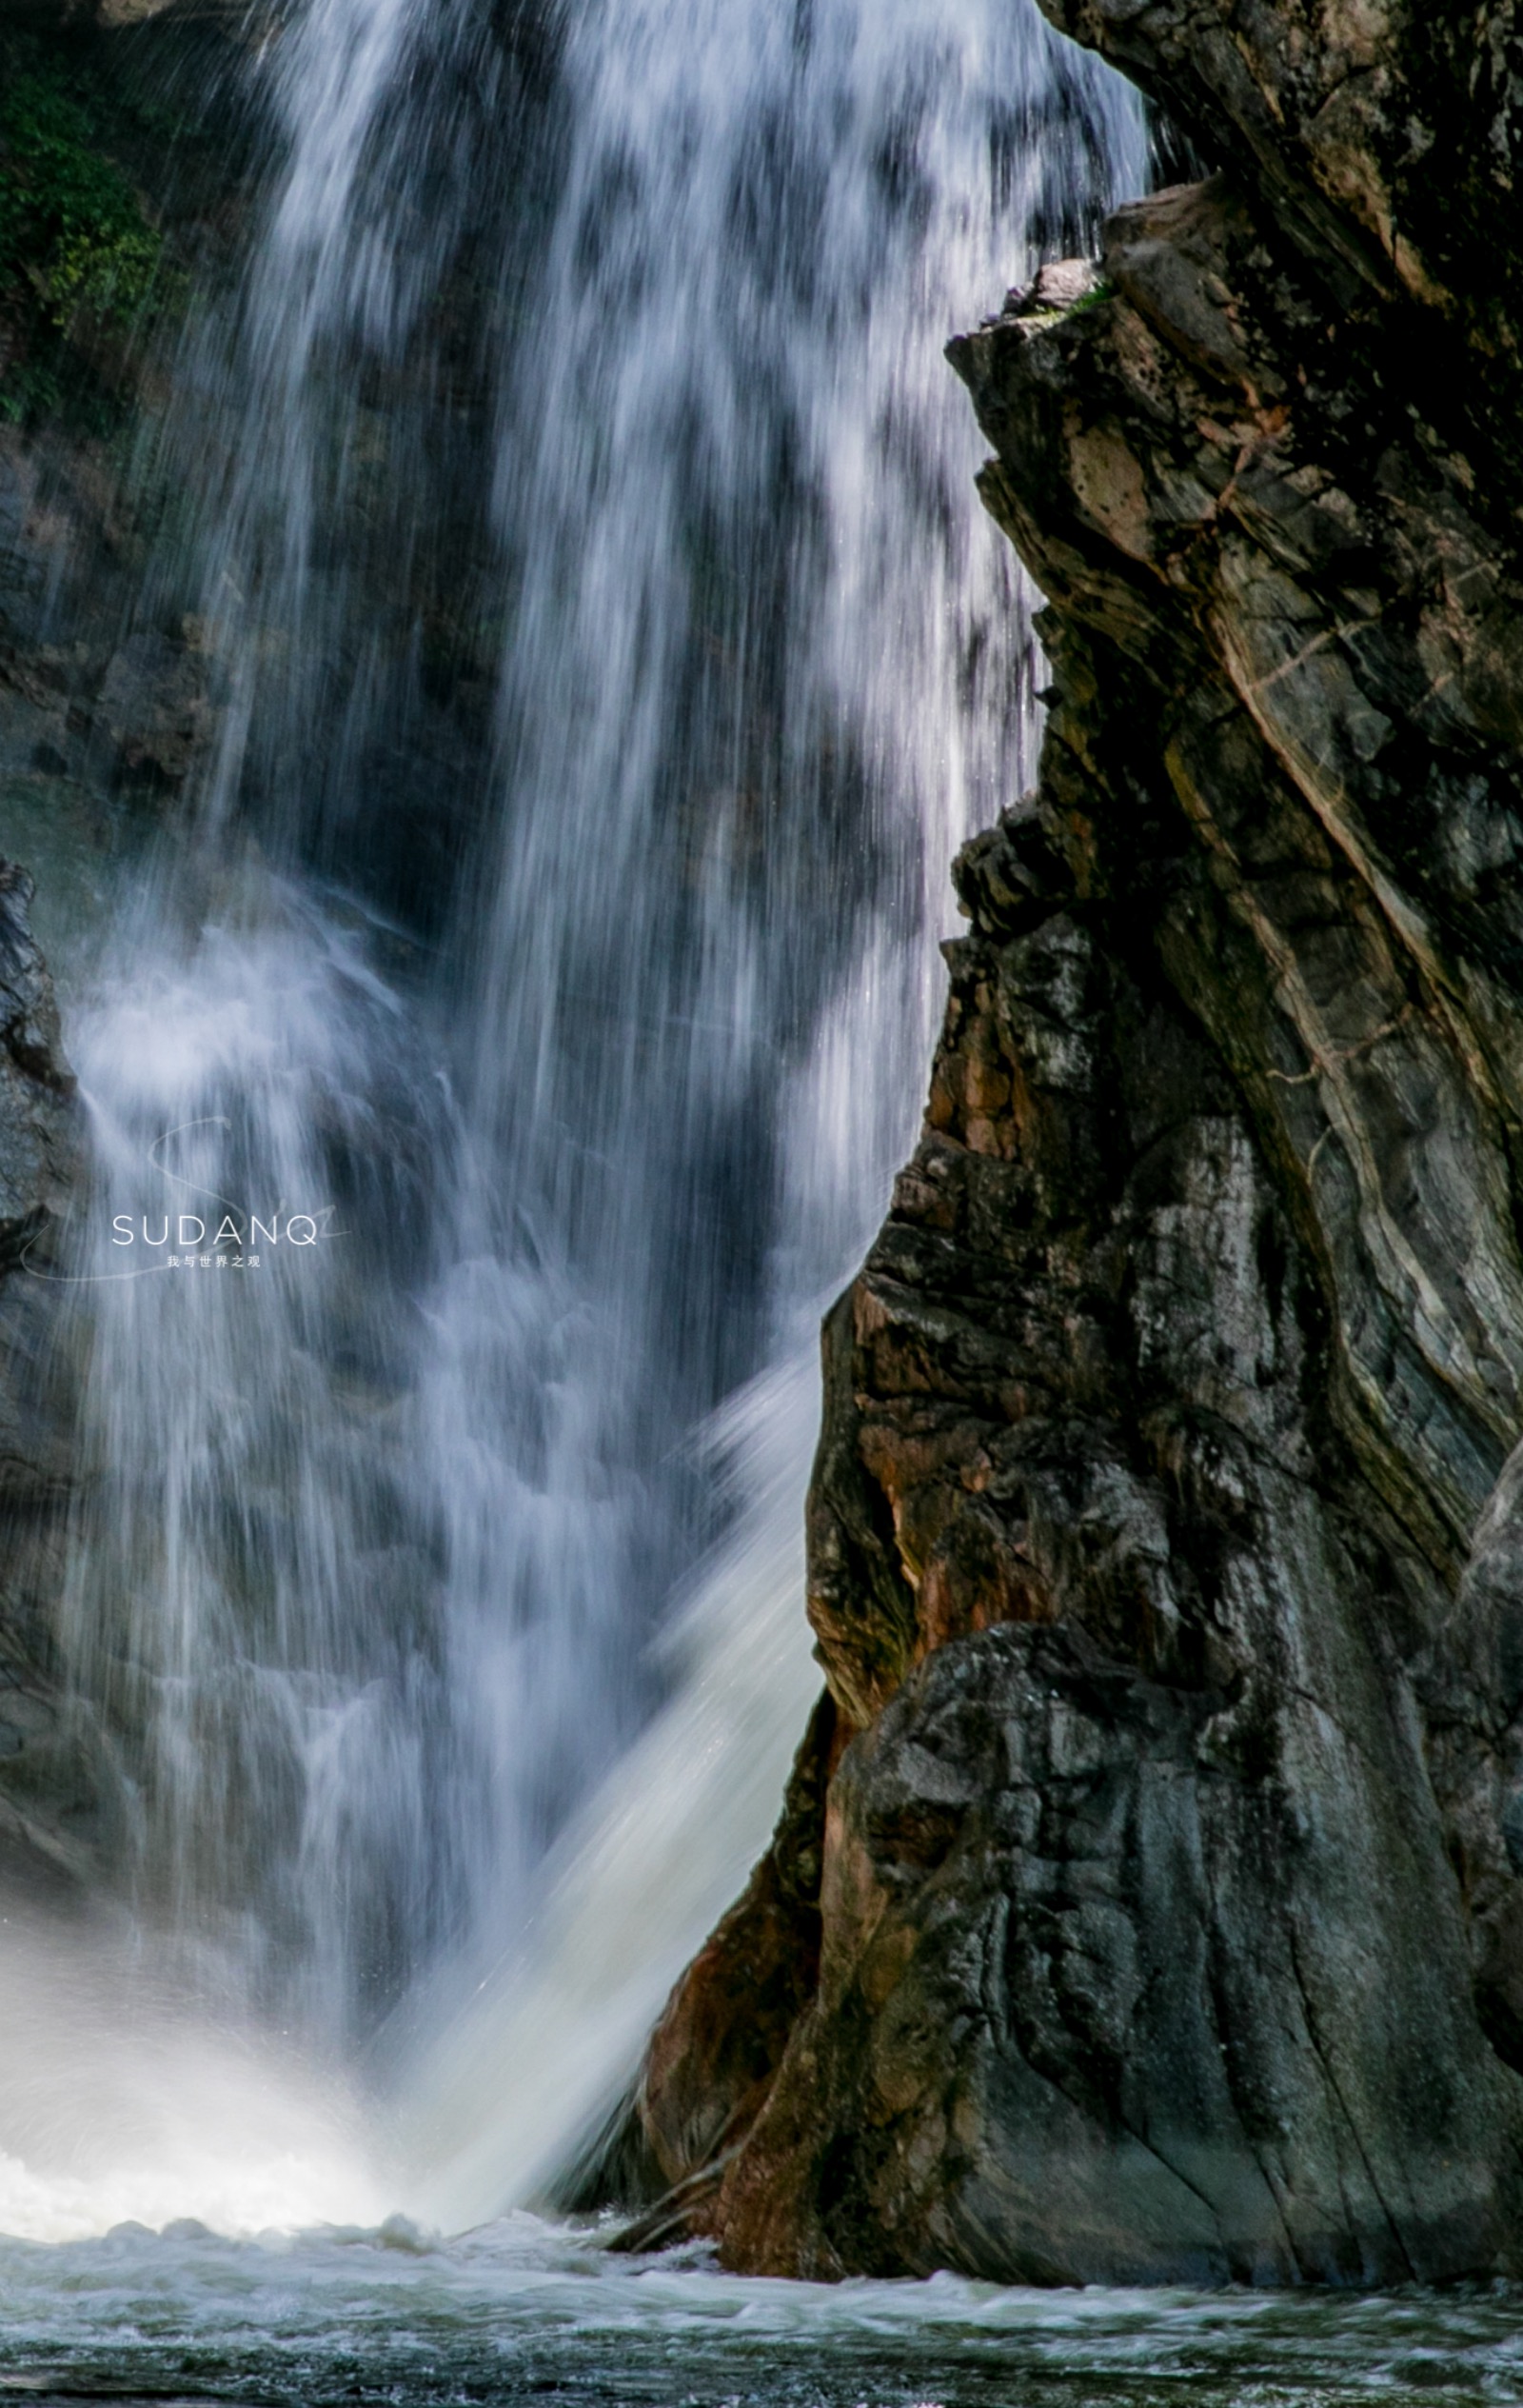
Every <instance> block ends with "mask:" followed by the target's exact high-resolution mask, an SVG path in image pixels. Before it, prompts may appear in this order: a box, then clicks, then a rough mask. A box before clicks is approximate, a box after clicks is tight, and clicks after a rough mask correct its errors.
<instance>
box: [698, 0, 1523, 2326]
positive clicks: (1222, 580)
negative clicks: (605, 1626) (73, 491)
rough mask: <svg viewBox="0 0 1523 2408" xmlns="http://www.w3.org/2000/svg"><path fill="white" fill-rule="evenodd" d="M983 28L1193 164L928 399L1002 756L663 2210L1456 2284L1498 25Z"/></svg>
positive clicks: (1516, 964)
mask: <svg viewBox="0 0 1523 2408" xmlns="http://www.w3.org/2000/svg"><path fill="white" fill-rule="evenodd" d="M1043 6H1044V7H1045V8H1046V10H1047V13H1048V14H1049V15H1050V16H1051V17H1052V18H1053V19H1054V22H1055V23H1058V24H1059V25H1060V26H1061V27H1062V28H1063V29H1064V30H1068V31H1070V32H1072V33H1074V34H1076V35H1078V38H1080V39H1082V40H1085V41H1088V42H1090V43H1092V44H1093V45H1094V46H1095V47H1098V48H1099V49H1101V50H1104V51H1105V52H1106V53H1107V54H1108V55H1110V56H1111V57H1113V58H1114V59H1116V60H1117V62H1118V64H1120V65H1122V66H1124V67H1125V68H1126V69H1127V70H1129V71H1131V72H1133V73H1135V74H1137V76H1138V78H1139V80H1142V81H1144V82H1145V83H1146V84H1148V85H1149V87H1150V88H1151V89H1152V90H1155V91H1156V92H1157V93H1158V94H1159V95H1160V96H1162V97H1163V98H1164V99H1165V100H1166V102H1167V104H1168V106H1169V107H1170V109H1172V111H1173V112H1174V114H1175V116H1176V117H1177V120H1179V121H1180V122H1182V123H1183V125H1184V126H1185V128H1186V129H1187V130H1188V131H1190V132H1191V133H1192V135H1193V136H1194V138H1195V139H1196V140H1197V143H1199V144H1200V145H1201V146H1202V147H1203V148H1204V149H1206V150H1207V152H1208V155H1212V156H1215V157H1216V158H1217V159H1220V160H1222V161H1223V162H1224V164H1223V166H1222V168H1221V170H1220V172H1218V173H1216V174H1214V175H1213V176H1211V177H1210V178H1209V179H1208V180H1207V181H1206V182H1204V183H1202V184H1200V185H1197V186H1194V187H1191V188H1188V189H1177V190H1173V191H1169V192H1164V193H1159V194H1157V195H1156V196H1154V197H1153V198H1152V199H1150V200H1147V201H1143V202H1138V203H1136V204H1134V205H1133V206H1131V207H1130V208H1127V209H1122V210H1121V211H1120V212H1119V213H1118V216H1117V217H1116V218H1115V219H1114V220H1113V221H1112V223H1111V224H1110V226H1109V227H1108V228H1107V229H1106V233H1105V240H1104V248H1103V256H1102V258H1101V260H1100V261H1099V262H1098V272H1097V273H1095V274H1093V275H1088V276H1086V274H1085V273H1083V272H1082V270H1081V269H1080V268H1078V267H1076V268H1073V269H1068V268H1064V269H1056V270H1055V269H1049V270H1047V271H1045V272H1044V274H1043V276H1042V277H1041V278H1040V279H1039V280H1038V284H1037V286H1036V287H1035V288H1033V289H1032V290H1031V291H1030V292H1029V293H1028V294H1027V295H1024V296H1021V295H1019V294H1017V295H1013V296H1011V298H1010V300H1009V301H1008V302H1007V305H1006V308H1005V311H1004V312H1003V314H1002V315H1001V316H1000V317H999V319H997V320H993V321H990V322H989V323H987V324H986V325H985V326H984V327H983V328H980V329H979V331H978V332H977V333H975V334H973V335H970V336H968V337H967V338H965V339H963V340H961V341H960V342H959V343H957V344H955V345H954V346H953V347H952V354H951V356H952V358H953V364H954V366H955V367H956V368H957V369H958V372H959V374H960V375H961V377H962V378H963V380H964V382H965V383H966V385H967V387H968V388H969V390H970V393H971V395H972V398H973V401H974V404H975V407H976V408H977V410H978V414H979V423H980V425H981V427H982V428H983V430H984V432H985V434H986V435H987V437H988V439H989V441H990V444H991V446H992V448H993V451H994V454H995V456H994V458H993V459H992V460H991V462H990V464H989V466H988V468H986V470H985V472H984V475H983V478H982V492H983V496H984V500H985V502H986V504H987V506H988V507H989V508H990V509H991V510H992V511H993V513H994V515H995V517H996V518H997V519H998V520H999V523H1000V525H1001V526H1002V527H1004V528H1005V529H1006V531H1007V532H1008V533H1009V535H1010V536H1011V538H1012V540H1013V542H1014V543H1015V544H1016V546H1017V547H1018V549H1019V551H1020V553H1021V555H1022V557H1023V558H1024V559H1025V561H1026V562H1027V564H1028V565H1029V567H1031V569H1032V571H1033V573H1034V574H1035V576H1036V577H1037V579H1038V583H1039V584H1040V586H1041V587H1042V589H1043V591H1044V592H1045V594H1046V595H1047V597H1048V600H1049V608H1048V610H1047V613H1046V616H1045V619H1044V621H1043V639H1044V642H1045V645H1046V647H1047V650H1048V653H1049V656H1050V658H1051V660H1052V662H1053V690H1052V694H1051V698H1050V699H1051V715H1050V718H1049V723H1048V729H1047V735H1046V740H1045V746H1044V750H1043V756H1042V764H1041V776H1040V784H1039V786H1038V791H1037V793H1036V794H1035V795H1033V796H1031V797H1029V798H1027V799H1026V800H1025V801H1024V802H1023V803H1022V804H1020V805H1019V806H1018V807H1017V808H1015V809H1014V810H1012V811H1011V812H1010V813H1009V814H1007V816H1006V817H1005V819H1004V820H1003V821H1002V822H1001V824H1000V825H999V826H998V827H997V828H995V829H993V830H991V831H989V832H988V833H987V834H986V835H984V836H981V837H979V839H977V840H976V841H975V842H974V844H973V845H971V846H969V847H968V848H967V850H966V851H965V853H964V854H963V856H962V858H961V860H960V862H959V865H958V872H957V876H958V885H959V894H960V897H961V901H962V904H963V906H964V909H965V911H966V913H967V915H968V917H969V920H970V923H971V930H970V934H969V935H968V936H967V937H966V938H965V939H963V940H961V941H960V942H959V943H958V944H957V945H953V946H950V947H949V948H948V953H949V963H950V968H951V996H950V1002H949V1005H948V1013H947V1021H946V1027H945V1032H944V1035H943V1039H942V1044H941V1046H940V1052H939V1055H938V1059H937V1063H936V1067H935V1071H934V1074H933V1080H932V1087H931V1097H930V1104H929V1108H928V1112H927V1118H926V1125H925V1130H924V1134H923V1137H922V1140H921V1144H920V1148H919V1150H918V1152H917V1154H916V1157H915V1159H914V1161H913V1163H912V1164H910V1165H909V1167H908V1168H907V1169H906V1171H905V1172H904V1173H903V1175H902V1176H901V1178H900V1183H899V1185H898V1188H897V1191H896V1195H895V1198H894V1204H893V1208H892V1210H891V1213H890V1216H889V1219H888V1222H887V1224H886V1225H885V1227H884V1229H883V1231H882V1233H881V1235H880V1238H879V1240H878V1243H877V1244H876V1245H875V1247H874V1249H873V1252H872V1254H871V1255H870V1257H869V1259H868V1262H867V1264H866V1265H865V1266H864V1269H863V1271H862V1273H861V1274H860V1277H859V1279H858V1280H857V1281H856V1282H855V1283H854V1284H853V1285H852V1287H851V1289H850V1290H849V1291H848V1293H847V1294H846V1296H845V1297H844V1298H843V1299H842V1300H841V1304H839V1305H838V1307H837V1308H836V1310H835V1311H834V1312H833V1314H832V1315H831V1317H830V1319H829V1321H828V1323H827V1326H826V1331H825V1364H826V1403H825V1424H824V1430H823V1433H822V1438H821V1450H820V1456H819V1459H818V1463H817V1467H816V1476H815V1482H814V1487H813V1492H812V1496H811V1500H810V1507H809V1513H810V1523H809V1540H810V1593H809V1611H810V1617H811V1620H812V1622H813V1624H814V1627H815V1630H816V1633H817V1637H818V1640H819V1646H820V1653H821V1660H822V1662H823V1664H824V1667H825V1671H826V1675H827V1679H828V1681H829V1683H830V1688H831V1692H832V1694H833V1696H834V1698H835V1699H836V1701H837V1703H838V1707H839V1709H840V1710H841V1712H842V1713H843V1715H844V1716H846V1717H847V1718H849V1720H850V1721H851V1723H852V1724H853V1725H854V1726H856V1728H857V1730H858V1733H859V1735H858V1736H857V1737H856V1738H855V1739H854V1740H853V1741H852V1743H851V1744H850V1745H849V1746H848V1747H847V1748H846V1750H845V1752H844V1755H843V1756H842V1758H841V1763H840V1766H839V1769H838V1770H837V1771H836V1772H835V1774H834V1777H833V1779H832V1780H831V1781H830V1782H829V1785H828V1790H827V1795H826V1802H825V1807H824V1813H823V1818H822V1822H821V1828H820V1835H819V1836H820V1842H821V1861H822V1867H823V1872H822V1881H821V1896H820V1908H819V1913H820V1940H819V1964H820V1972H819V1979H818V1982H817V1984H816V1986H815V1988H814V1991H813V1995H812V1996H811V1998H810V2000H809V2001H808V2003H807V2004H806V2005H805V2006H804V2008H803V2009H802V2011H801V2014H800V2016H799V2017H798V2019H797V2020H796V2022H795V2023H794V2025H793V2028H792V2031H791V2033H790V2036H789V2038H788V2041H787V2045H786V2047H785V2049H784V2050H783V2052H782V2054H781V2059H780V2060H779V2063H778V2069H777V2072H776V2074H775V2076H774V2077H773V2079H772V2080H771V2081H770V2084H769V2085H768V2086H767V2088H766V2094H765V2099H764V2103H762V2104H761V2106H760V2109H759V2111H758V2113H757V2114H756V2118H755V2120H754V2122H753V2123H751V2125H750V2127H749V2131H748V2132H747V2134H746V2135H745V2136H744V2138H743V2141H742V2145H741V2146H740V2147H739V2149H738V2151H736V2152H735V2154H733V2155H732V2156H731V2157H729V2159H727V2161H726V2163H725V2164H724V2166H723V2167H722V2169H721V2170H720V2172H719V2177H718V2179H717V2180H716V2182H715V2184H714V2185H713V2187H712V2191H711V2194H710V2196H709V2197H708V2200H707V2204H706V2205H705V2206H704V2208H703V2209H702V2214H701V2215H698V2216H696V2217H695V2219H693V2220H697V2221H699V2222H701V2223H702V2225H703V2227H704V2228H705V2229H707V2230H710V2231H712V2232H714V2233H715V2234H716V2235H717V2236H718V2238H719V2239H720V2243H721V2248H722V2255H723V2256H724V2258H725V2259H726V2260H727V2262H729V2263H731V2264H733V2265H736V2266H740V2267H749V2268H756V2269H764V2270H766V2271H770V2272H775V2273H819V2274H829V2273H841V2272H848V2273H849V2272H853V2271H858V2270H867V2271H873V2272H880V2273H887V2272H894V2271H900V2270H903V2271H917V2272H919V2271H926V2270H929V2269H930V2268H932V2267H935V2266H939V2265H950V2266H955V2267H959V2268H962V2269H965V2270H967V2271H969V2272H971V2273H976V2274H979V2275H984V2276H989V2277H992V2278H997V2279H1036V2280H1047V2279H1050V2280H1102V2281H1115V2280H1122V2281H1125V2280H1134V2279H1144V2280H1146V2279H1154V2280H1174V2279H1183V2280H1197V2279H1203V2280H1228V2279H1240V2280H1250V2281H1281V2280H1283V2281H1292V2280H1298V2279H1336V2280H1352V2281H1363V2282H1386V2281H1391V2280H1394V2279H1401V2278H1403V2277H1411V2276H1413V2275H1415V2276H1417V2277H1419V2278H1421V2279H1440V2278H1443V2277H1446V2276H1451V2275H1456V2274H1462V2273H1474V2272H1482V2271H1488V2270H1493V2269H1495V2268H1498V2267H1502V2268H1505V2269H1510V2270H1515V2269H1516V2268H1517V2266H1518V2264H1519V2262H1520V2260H1523V2189H1520V2184H1519V2169H1520V2163H1523V2159H1520V2154H1519V2151H1520V2142H1523V2079H1520V2076H1523V1469H1520V1464H1523V1454H1519V1453H1517V1452H1515V1450H1517V1449H1518V1448H1519V1443H1520V1440H1523V1246H1520V1226H1523V1217H1520V1210H1519V1202H1520V1195H1523V1185H1520V1169H1523V1153H1520V1148H1523V860H1520V846H1523V773H1520V767H1519V764H1520V761H1523V748H1520V743H1519V739H1520V736H1523V607H1520V606H1523V539H1520V534H1519V528H1520V526H1523V467H1520V465H1519V458H1518V451H1517V433H1516V428H1517V426H1518V424H1519V423H1523V421H1520V413H1519V409H1518V402H1519V398H1520V379H1519V375H1518V371H1517V362H1516V339H1515V330H1514V328H1513V323H1512V318H1511V316H1510V314H1509V313H1510V310H1512V309H1514V308H1515V305H1516V294H1517V291H1518V290H1519V289H1520V287H1519V284H1518V281H1517V278H1516V275H1515V273H1514V268H1515V264H1516V262H1517V259H1518V256H1519V252H1520V249H1523V243H1520V239H1519V229H1520V212H1519V209H1518V206H1517V203H1516V201H1515V199H1514V195H1513V176H1514V173H1515V171H1516V164H1517V160H1518V155H1519V144H1520V141H1523V128H1520V127H1519V126H1518V124H1517V123H1516V122H1515V119H1516V113H1517V112H1516V108H1515V94H1516V92H1517V90H1523V85H1520V84H1519V81H1518V76H1517V71H1516V70H1517V66H1518V58H1517V52H1518V42H1519V29H1518V25H1517V22H1516V16H1515V11H1514V10H1513V9H1512V8H1507V9H1500V8H1499V9H1493V10H1482V11H1480V12H1479V14H1477V13H1476V12H1475V11H1469V12H1465V13H1464V14H1463V15H1462V14H1461V12H1460V11H1458V10H1452V9H1447V8H1446V9H1441V10H1433V9H1424V10H1419V9H1417V8H1415V7H1414V8H1411V9H1408V8H1404V7H1401V6H1397V5H1395V0H1371V5H1368V6H1360V7H1355V8H1349V7H1344V6H1341V5H1340V6H1337V7H1333V6H1327V7H1325V8H1324V7H1318V6H1315V5H1311V6H1308V5H1302V0H1263V5H1261V6H1259V7H1256V8H1254V9H1251V10H1244V9H1242V8H1240V7H1238V6H1236V5H1233V6H1230V7H1229V6H1228V5H1226V0H1221V5H1219V6H1218V5H1215V0H1207V5H1204V6H1201V5H1195V4H1194V0H1193V4H1192V5H1191V6H1188V7H1186V6H1183V5H1174V0H1043ZM1504 404H1505V406H1504ZM678 2037H679V2035H678V2034H676V2033H674V2028H673V2026H672V2025H671V2024H670V2023H669V2024H668V2026H667V2028H666V2030H665V2034H664V2039H663V2047H664V2050H665V2061H666V2063H667V2064H668V2066H669V2065H670V2063H671V2061H672V2059H673V2056H674V2051H675V2049H676V2045H677V2039H678ZM695 2129H696V2127H695ZM732 2147H733V2142H732ZM672 2170H673V2171H674V2172H675V2173H680V2172H682V2170H683V2169H682V2167H680V2166H677V2165H675V2164H674V2167H673V2169H672Z"/></svg>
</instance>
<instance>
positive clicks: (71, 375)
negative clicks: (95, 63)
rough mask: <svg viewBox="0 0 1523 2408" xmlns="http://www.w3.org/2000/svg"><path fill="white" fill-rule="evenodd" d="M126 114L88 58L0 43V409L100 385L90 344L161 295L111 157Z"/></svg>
mask: <svg viewBox="0 0 1523 2408" xmlns="http://www.w3.org/2000/svg"><path fill="white" fill-rule="evenodd" d="M131 130H132V128H131V125H130V111H129V108H128V107H127V105H126V104H124V103H122V102H121V101H119V100H118V99H117V98H116V97H115V96H114V95H113V94H112V93H111V91H110V90H109V87H108V86H107V85H106V84H105V82H104V79H103V78H102V77H101V76H100V74H99V72H98V71H92V70H91V67H90V64H89V61H88V59H83V58H80V57H77V56H72V55H69V54H68V53H64V54H62V55H56V56H55V55H50V54H49V50H47V48H46V47H45V46H44V45H43V44H42V43H40V42H38V41H36V40H34V39H27V38H25V37H15V36H12V37H10V39H8V40H5V41H4V42H3V43H0V414H3V415H4V416H6V417H8V418H10V419H12V420H17V419H29V418H32V417H36V416H39V415H46V414H53V413H55V412H56V411H57V410H58V409H59V408H61V407H62V406H63V404H64V400H65V396H66V394H67V392H68V391H69V388H70V386H71V385H73V386H76V387H77V386H78V385H79V384H80V383H81V381H83V383H84V384H86V385H91V384H93V385H97V386H98V385H99V383H100V374H99V368H98V365H97V363H96V361H95V360H93V359H92V357H91V354H92V353H98V352H99V350H100V349H101V348H102V338H103V337H111V336H114V337H115V338H117V340H118V342H119V340H120V337H121V336H122V334H123V333H124V331H125V330H126V329H128V328H130V327H131V326H133V325H134V324H135V323H137V322H138V321H139V320H140V319H141V318H142V316H143V314H144V312H145V310H146V309H147V308H149V306H150V305H152V304H153V303H154V302H155V301H157V300H160V299H162V297H163V293H162V284H163V278H162V251H163V246H162V242H161V238H160V236H159V233H158V231H157V229H155V227H154V226H153V225H152V224H151V223H150V221H149V219H148V214H147V211H146V210H145V209H144V206H143V202H142V200H141V198H140V196H139V194H138V192H137V190H136V189H135V187H134V185H133V184H132V182H131V180H130V178H129V176H128V175H127V174H126V173H125V171H124V170H123V169H122V168H121V166H120V165H119V164H118V163H117V160H116V159H115V158H114V157H113V156H112V149H113V147H114V146H115V145H116V144H117V143H119V142H121V141H122V140H123V139H124V138H126V137H127V136H128V135H129V134H130V132H131Z"/></svg>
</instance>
